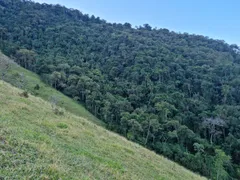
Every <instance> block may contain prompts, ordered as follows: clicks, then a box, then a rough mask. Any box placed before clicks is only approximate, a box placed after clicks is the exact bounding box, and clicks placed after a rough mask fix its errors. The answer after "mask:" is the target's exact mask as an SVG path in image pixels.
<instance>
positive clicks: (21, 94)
mask: <svg viewBox="0 0 240 180" xmlns="http://www.w3.org/2000/svg"><path fill="white" fill-rule="evenodd" d="M19 95H20V96H21V97H25V98H28V97H29V95H28V92H27V91H23V92H22V93H20V94H19Z"/></svg>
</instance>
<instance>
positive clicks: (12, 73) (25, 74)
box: [0, 52, 104, 126]
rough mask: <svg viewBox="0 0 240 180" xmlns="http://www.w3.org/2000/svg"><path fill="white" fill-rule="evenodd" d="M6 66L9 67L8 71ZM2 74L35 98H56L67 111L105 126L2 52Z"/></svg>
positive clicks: (0, 59) (0, 54) (5, 79)
mask: <svg viewBox="0 0 240 180" xmlns="http://www.w3.org/2000/svg"><path fill="white" fill-rule="evenodd" d="M6 65H9V68H8V69H7V70H6ZM1 72H5V75H4V77H2V78H3V80H4V81H6V82H9V83H10V84H12V85H13V86H15V87H20V88H22V89H24V90H26V91H28V92H31V93H32V94H34V95H35V96H39V97H41V98H43V99H44V100H46V101H49V100H50V99H51V97H55V98H57V99H58V103H57V104H58V105H59V106H61V107H63V108H65V109H66V110H67V111H69V112H71V113H73V114H76V115H78V116H81V117H84V118H87V119H88V120H90V121H92V122H94V123H96V124H98V125H101V126H104V123H103V122H102V121H100V120H98V119H97V118H96V117H95V116H93V115H92V114H91V113H90V112H88V111H87V110H86V109H85V108H84V107H83V106H82V105H80V104H79V103H77V102H75V101H74V100H73V99H71V98H69V97H67V96H65V95H63V94H62V93H60V92H59V91H57V90H56V89H54V88H52V87H50V86H49V85H47V84H45V83H44V82H43V81H42V80H41V78H40V77H39V76H38V75H37V74H35V73H33V72H31V71H28V70H26V69H24V68H22V67H21V66H19V65H17V64H16V63H14V61H13V60H12V59H10V58H8V57H7V56H5V55H4V54H2V53H1V52H0V73H1ZM36 85H38V86H39V88H38V89H36V88H35V87H36Z"/></svg>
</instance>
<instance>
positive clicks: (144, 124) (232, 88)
mask: <svg viewBox="0 0 240 180" xmlns="http://www.w3.org/2000/svg"><path fill="white" fill-rule="evenodd" d="M0 49H1V50H2V51H3V52H4V53H5V54H6V55H8V56H11V57H12V58H13V59H14V61H15V62H16V63H18V64H19V65H21V66H22V67H24V68H26V69H28V70H30V71H32V72H35V73H37V74H38V75H39V76H40V77H41V79H42V80H43V81H44V82H45V83H47V84H49V85H50V86H52V87H54V88H55V89H57V90H58V91H61V92H62V93H63V94H65V95H67V96H69V97H70V98H73V99H74V100H75V102H79V103H81V104H83V105H84V106H85V108H86V109H88V110H89V111H90V112H91V113H92V114H93V115H94V116H96V117H97V118H96V120H97V119H100V120H101V121H103V122H104V123H105V124H106V127H107V128H108V129H109V130H112V131H115V132H117V133H118V134H121V135H122V136H125V137H126V138H127V139H129V140H131V141H134V142H137V143H139V144H140V145H142V146H145V147H147V148H149V149H151V150H154V151H155V152H156V153H158V154H162V155H164V156H166V157H168V158H169V159H171V160H174V161H176V162H178V163H180V164H181V165H184V166H185V167H187V168H188V169H190V170H192V171H195V172H198V173H201V174H202V175H204V176H207V177H209V178H211V179H233V178H235V179H240V168H239V166H240V150H239V149H240V133H239V132H240V119H239V117H240V114H239V112H240V105H239V104H240V80H239V79H240V54H239V52H240V51H239V47H238V46H237V45H229V44H227V43H225V42H224V41H221V40H214V39H210V38H208V37H204V36H201V35H190V34H188V33H183V34H179V33H175V32H171V31H169V30H167V29H156V28H152V27H151V26H150V25H148V24H145V25H143V26H140V27H138V28H132V27H131V24H129V23H125V24H116V23H113V24H111V23H107V22H106V21H105V20H101V19H100V18H98V17H94V16H89V15H85V14H82V13H81V12H80V11H78V10H73V9H67V8H65V7H62V6H60V5H48V4H39V3H34V2H31V1H21V0H14V1H12V0H1V1H0ZM20 78H22V77H21V76H20ZM34 86H35V84H34ZM32 87H33V86H32ZM43 92H44V93H46V94H48V91H43ZM50 97H51V96H50ZM65 107H67V106H65ZM77 111H78V110H77ZM80 112H81V111H80ZM85 112H86V111H85ZM86 113H87V112H86ZM87 114H88V113H87ZM89 116H91V115H89ZM90 119H95V118H94V117H93V116H91V118H90Z"/></svg>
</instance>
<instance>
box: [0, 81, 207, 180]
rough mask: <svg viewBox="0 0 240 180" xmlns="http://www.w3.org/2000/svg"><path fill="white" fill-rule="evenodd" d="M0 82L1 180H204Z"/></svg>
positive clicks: (82, 119)
mask: <svg viewBox="0 0 240 180" xmlns="http://www.w3.org/2000/svg"><path fill="white" fill-rule="evenodd" d="M61 111H62V112H64V114H62V115H56V114H55V113H54V111H53V109H52V105H51V104H50V103H48V102H46V101H44V100H43V99H41V98H39V97H34V96H32V95H29V97H28V98H26V97H24V96H22V90H19V89H17V88H15V87H13V86H11V85H10V84H8V83H6V82H3V81H0V177H2V178H6V179H11V180H13V179H60V178H61V179H68V180H70V179H91V180H92V179H138V180H139V179H148V180H150V179H167V180H169V179H178V180H179V179H184V180H188V179H189V180H192V179H195V180H197V179H204V178H202V177H200V176H198V175H195V174H193V173H192V172H190V171H188V170H186V169H185V168H183V167H181V166H179V165H177V164H176V163H174V162H171V161H169V160H167V159H165V158H163V157H161V156H159V155H156V154H155V153H153V152H151V151H149V150H147V149H145V148H143V147H141V146H139V145H137V144H134V143H132V142H129V141H127V140H126V139H125V138H122V137H120V136H119V135H116V134H114V133H111V132H109V131H107V130H105V129H104V128H102V127H100V126H97V125H95V124H93V123H92V122H90V121H88V120H86V119H84V118H82V117H78V116H76V115H73V114H71V113H69V112H67V111H65V110H64V109H61Z"/></svg>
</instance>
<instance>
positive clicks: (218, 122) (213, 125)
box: [202, 117, 226, 144]
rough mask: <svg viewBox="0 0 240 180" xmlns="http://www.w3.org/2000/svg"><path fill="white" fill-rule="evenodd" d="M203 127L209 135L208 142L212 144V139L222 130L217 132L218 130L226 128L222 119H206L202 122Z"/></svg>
mask: <svg viewBox="0 0 240 180" xmlns="http://www.w3.org/2000/svg"><path fill="white" fill-rule="evenodd" d="M202 124H203V127H205V128H206V129H207V130H208V133H209V138H210V139H209V141H210V143H211V144H212V143H213V141H214V139H215V138H216V137H217V136H219V135H221V134H222V129H220V130H219V128H224V127H226V123H225V121H224V120H223V119H221V118H219V117H217V118H206V119H205V120H204V121H203V123H202Z"/></svg>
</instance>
